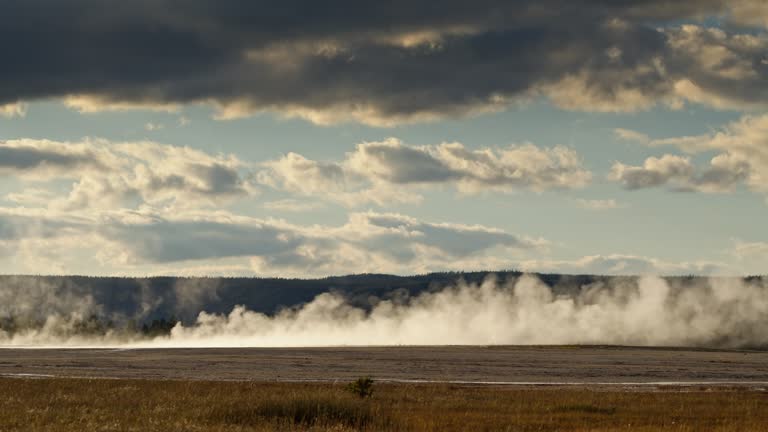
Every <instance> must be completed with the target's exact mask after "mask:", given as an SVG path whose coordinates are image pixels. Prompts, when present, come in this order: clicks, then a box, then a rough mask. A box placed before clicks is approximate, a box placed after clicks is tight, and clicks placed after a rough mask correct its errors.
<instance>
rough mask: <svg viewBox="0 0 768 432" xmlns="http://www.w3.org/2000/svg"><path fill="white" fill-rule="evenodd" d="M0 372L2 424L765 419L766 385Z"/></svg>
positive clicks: (436, 425) (291, 426) (655, 423)
mask: <svg viewBox="0 0 768 432" xmlns="http://www.w3.org/2000/svg"><path fill="white" fill-rule="evenodd" d="M374 390H375V391H374V394H373V397H372V398H370V399H360V398H358V397H357V396H355V395H353V394H352V393H350V392H349V391H348V390H347V389H346V387H345V386H344V385H342V384H320V383H306V384H304V383H257V382H223V381H218V382H209V381H164V380H154V381H153V380H109V379H90V380H89V379H17V378H3V379H0V430H2V431H8V432H10V431H51V432H75V431H76V432H80V431H163V432H168V431H357V430H366V431H441V432H447V431H465V430H466V431H617V430H620V431H644V432H647V431H661V430H663V431H733V432H736V431H739V432H743V431H763V430H766V431H768V394H766V393H763V392H761V391H755V390H745V389H741V390H736V389H727V388H722V387H721V388H718V389H716V390H714V389H706V388H686V389H681V388H674V389H666V390H660V391H652V390H642V391H641V390H638V389H633V390H629V391H618V390H616V389H614V390H607V389H600V388H584V387H578V388H562V387H559V388H550V387H547V388H520V387H503V386H453V385H427V384H413V385H411V384H384V383H376V384H374Z"/></svg>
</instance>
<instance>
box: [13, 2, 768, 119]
mask: <svg viewBox="0 0 768 432" xmlns="http://www.w3.org/2000/svg"><path fill="white" fill-rule="evenodd" d="M728 3H729V2H725V1H724V0H688V1H678V2H669V1H665V0H624V1H609V0H581V1H566V0H544V1H541V0H537V1H533V0H518V1H501V0H485V1H473V2H466V1H458V0H451V1H447V2H441V3H440V5H439V6H437V5H435V4H434V3H433V2H425V1H392V2H386V3H378V4H375V5H372V4H370V2H358V1H352V0H343V1H334V2H330V3H328V2H323V3H322V4H319V3H317V2H310V1H306V0H301V1H299V0H292V1H291V0H289V1H279V2H277V1H261V2H246V1H227V2H214V1H213V0H192V1H185V2H178V1H175V0H153V1H149V0H141V1H131V2H121V3H120V4H115V3H114V2H103V1H96V0H67V1H58V0H29V1H28V0H10V1H5V2H2V4H0V17H2V18H0V24H2V25H0V41H2V42H0V58H2V61H3V67H2V68H0V82H3V86H0V105H3V104H4V103H13V102H15V101H17V100H33V99H41V98H57V97H67V96H71V95H76V96H78V97H79V98H77V99H72V104H73V105H74V106H77V107H79V108H80V109H84V110H89V109H99V106H102V108H103V106H104V105H108V104H116V105H120V106H130V105H136V104H139V105H141V104H145V105H162V106H167V105H168V104H183V103H189V102H201V101H202V102H210V103H213V104H216V105H218V106H220V107H221V108H222V112H221V115H223V116H237V115H243V114H247V113H250V112H254V111H259V110H275V111H279V112H282V113H284V114H287V115H297V116H303V117H307V118H310V119H312V120H314V121H317V122H333V121H337V120H342V119H349V118H351V119H355V120H359V121H364V122H368V123H376V124H387V123H393V122H398V121H405V120H420V119H429V118H434V117H438V116H446V115H448V116H450V115H463V114H467V113H472V112H476V111H482V110H487V109H494V108H498V107H500V106H504V105H506V104H507V103H509V100H510V99H513V98H516V97H520V96H527V95H530V94H531V92H544V93H545V94H550V93H552V95H553V97H554V98H555V100H556V101H557V102H558V103H560V104H561V105H564V106H566V107H569V108H577V107H580V108H581V109H598V110H625V109H636V108H638V107H644V106H647V105H648V104H650V103H653V102H654V101H657V100H659V99H664V98H667V97H670V96H671V95H674V94H676V93H675V92H676V89H675V84H676V83H677V82H678V81H680V80H689V81H690V82H691V83H692V85H694V86H695V87H696V88H698V89H699V90H700V92H702V93H704V95H705V96H702V97H699V98H698V99H697V101H701V102H707V103H711V99H712V98H719V99H723V98H725V99H728V100H729V101H732V102H733V103H741V102H744V103H756V102H757V101H759V95H755V94H754V92H752V91H751V89H752V88H754V86H755V85H756V84H760V83H765V80H766V70H765V67H763V66H762V63H760V53H759V49H758V50H757V51H755V50H747V49H742V48H743V47H735V48H734V46H735V45H734V43H730V42H729V44H730V45H731V48H733V49H732V51H733V52H734V53H735V55H737V56H741V60H744V61H747V62H750V61H751V63H752V65H753V70H754V72H755V73H756V74H757V76H756V77H753V79H751V80H749V81H747V82H743V83H741V84H739V82H736V81H734V80H732V79H729V78H728V77H725V78H724V79H725V81H722V80H720V81H718V80H717V79H713V78H712V75H711V74H706V73H704V74H696V73H693V72H695V71H696V70H697V68H699V69H700V66H701V65H699V64H698V63H696V62H695V61H694V60H693V59H692V58H693V57H695V56H694V55H693V54H695V53H691V52H690V50H689V49H688V48H687V46H683V47H679V46H673V45H672V44H671V42H672V41H673V39H675V40H677V39H679V34H678V33H675V31H672V32H667V31H665V30H658V29H657V27H659V26H663V25H665V24H669V23H673V22H679V21H681V20H691V19H696V18H699V17H707V16H713V15H718V14H722V13H725V12H727V8H726V6H725V5H727V4H728ZM742 3H748V1H747V0H743V1H741V2H740V4H742ZM734 16H735V15H734ZM699 37H700V38H701V39H702V41H703V43H705V44H709V45H713V46H714V45H718V44H723V42H722V40H709V39H711V38H708V36H706V35H703V34H702V35H699ZM676 38H677V39H676ZM718 46H719V45H718ZM692 56H693V57H692ZM728 61H730V60H728ZM654 62H656V63H654ZM659 62H660V63H659ZM654 64H656V66H657V67H654V66H653V65H654ZM720 78H722V77H720ZM718 79H719V78H718ZM564 80H565V81H564ZM688 93H690V88H689V89H688ZM569 101H570V102H569Z"/></svg>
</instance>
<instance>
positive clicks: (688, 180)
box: [608, 154, 750, 193]
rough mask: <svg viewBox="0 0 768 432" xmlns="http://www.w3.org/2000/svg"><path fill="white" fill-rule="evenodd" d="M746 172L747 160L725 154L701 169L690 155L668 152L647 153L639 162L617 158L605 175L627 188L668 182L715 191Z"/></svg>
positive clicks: (673, 185)
mask: <svg viewBox="0 0 768 432" xmlns="http://www.w3.org/2000/svg"><path fill="white" fill-rule="evenodd" d="M749 172H750V166H749V163H747V162H746V161H744V160H740V159H739V158H735V157H733V156H731V155H728V154H721V155H718V156H715V157H714V158H712V160H711V162H710V165H709V166H708V167H707V168H706V169H704V170H701V171H700V172H699V171H697V170H696V169H695V167H694V166H693V164H692V163H691V160H690V158H688V157H683V156H675V155H669V154H667V155H664V156H662V157H660V158H656V157H649V158H648V159H646V160H645V162H644V163H643V165H642V166H630V165H625V164H623V163H620V162H616V163H615V164H614V165H613V167H612V168H611V173H610V174H609V176H608V178H609V179H610V180H613V181H618V182H620V183H621V184H622V185H623V186H624V187H625V188H626V189H630V190H635V189H645V188H651V187H657V186H669V187H670V188H671V189H672V190H676V191H691V192H693V191H695V192H709V193H715V192H728V191H730V190H732V189H733V188H734V187H735V186H736V185H737V184H739V183H741V182H742V181H744V180H746V179H747V178H748V177H749Z"/></svg>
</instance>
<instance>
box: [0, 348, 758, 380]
mask: <svg viewBox="0 0 768 432" xmlns="http://www.w3.org/2000/svg"><path fill="white" fill-rule="evenodd" d="M362 375H369V376H371V377H373V378H375V379H377V380H379V381H403V382H408V381H426V382H466V383H509V384H511V383H517V384H525V383H529V384H550V385H557V384H564V385H570V384H592V385H595V384H608V385H610V384H639V385H644V384H648V385H654V384H659V385H663V384H680V383H683V384H685V383H689V384H717V383H721V384H741V385H750V386H766V387H768V352H761V351H726V350H702V349H685V348H634V347H587V346H558V347H548V346H546V347H545V346H539V347H528V346H499V347H496V346H494V347H463V346H462V347H341V348H222V349H217V348H209V349H137V350H123V349H0V376H30V377H35V376H54V377H94V378H138V379H181V380H190V379H191V380H253V381H336V380H343V381H346V380H349V379H351V378H355V377H359V376H362Z"/></svg>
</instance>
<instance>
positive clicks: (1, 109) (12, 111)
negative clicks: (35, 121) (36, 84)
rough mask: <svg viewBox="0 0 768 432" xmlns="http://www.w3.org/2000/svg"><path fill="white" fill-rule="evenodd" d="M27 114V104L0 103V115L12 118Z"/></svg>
mask: <svg viewBox="0 0 768 432" xmlns="http://www.w3.org/2000/svg"><path fill="white" fill-rule="evenodd" d="M26 115H27V105H26V104H25V103H22V102H14V103H7V104H0V117H5V118H13V117H24V116H26Z"/></svg>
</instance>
